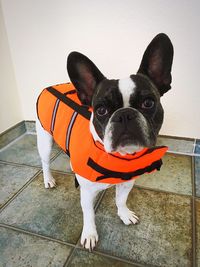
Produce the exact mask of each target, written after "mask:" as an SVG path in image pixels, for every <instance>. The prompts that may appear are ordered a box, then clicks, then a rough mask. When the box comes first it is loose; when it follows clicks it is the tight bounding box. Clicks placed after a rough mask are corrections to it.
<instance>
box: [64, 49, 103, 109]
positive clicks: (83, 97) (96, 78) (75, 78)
mask: <svg viewBox="0 0 200 267" xmlns="http://www.w3.org/2000/svg"><path fill="white" fill-rule="evenodd" d="M67 71H68V74H69V77H70V80H71V82H72V83H73V85H74V86H75V88H76V90H77V93H78V97H79V99H80V101H81V103H82V104H84V105H88V106H91V102H92V96H93V93H94V89H95V88H96V86H97V84H98V83H99V82H101V81H102V80H103V79H105V77H104V75H103V74H102V73H101V72H100V71H99V69H98V68H97V67H96V66H95V64H94V63H93V62H92V61H91V60H90V59H89V58H87V57H86V56H84V55H83V54H81V53H78V52H71V53H70V54H69V56H68V59H67Z"/></svg>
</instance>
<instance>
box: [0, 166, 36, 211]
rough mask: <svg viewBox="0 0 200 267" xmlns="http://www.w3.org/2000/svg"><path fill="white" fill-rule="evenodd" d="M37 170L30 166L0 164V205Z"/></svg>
mask: <svg viewBox="0 0 200 267" xmlns="http://www.w3.org/2000/svg"><path fill="white" fill-rule="evenodd" d="M37 172H38V170H37V169H35V168H31V167H26V166H23V167H21V166H12V165H8V164H0V207H1V206H2V205H3V204H5V203H6V202H7V201H8V200H9V199H10V198H11V197H12V196H13V195H14V194H15V193H17V191H18V190H19V189H20V188H21V187H22V186H23V185H24V184H25V183H26V182H28V181H29V180H30V179H31V178H32V177H33V176H34V175H35V174H36V173H37Z"/></svg>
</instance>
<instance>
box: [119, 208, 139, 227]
mask: <svg viewBox="0 0 200 267" xmlns="http://www.w3.org/2000/svg"><path fill="white" fill-rule="evenodd" d="M118 215H119V217H120V219H121V220H122V221H123V223H124V224H126V225H129V224H138V223H139V218H138V217H137V216H136V215H135V213H134V212H133V211H131V210H129V209H128V208H127V209H123V210H121V211H120V212H119V213H118Z"/></svg>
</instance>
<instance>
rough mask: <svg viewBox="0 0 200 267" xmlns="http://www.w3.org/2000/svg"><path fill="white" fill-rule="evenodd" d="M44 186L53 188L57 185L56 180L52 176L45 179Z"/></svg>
mask: <svg viewBox="0 0 200 267" xmlns="http://www.w3.org/2000/svg"><path fill="white" fill-rule="evenodd" d="M44 186H45V188H53V187H56V181H55V179H54V178H53V177H52V176H49V177H48V178H46V179H44Z"/></svg>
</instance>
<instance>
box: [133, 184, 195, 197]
mask: <svg viewBox="0 0 200 267" xmlns="http://www.w3.org/2000/svg"><path fill="white" fill-rule="evenodd" d="M134 188H138V189H144V190H149V191H153V192H158V193H166V194H171V195H177V196H183V197H189V198H191V197H192V194H189V195H187V194H183V193H177V192H172V191H165V190H161V189H159V188H153V187H148V186H143V185H137V184H134V187H133V190H134Z"/></svg>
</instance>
